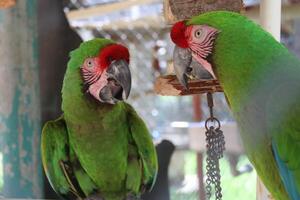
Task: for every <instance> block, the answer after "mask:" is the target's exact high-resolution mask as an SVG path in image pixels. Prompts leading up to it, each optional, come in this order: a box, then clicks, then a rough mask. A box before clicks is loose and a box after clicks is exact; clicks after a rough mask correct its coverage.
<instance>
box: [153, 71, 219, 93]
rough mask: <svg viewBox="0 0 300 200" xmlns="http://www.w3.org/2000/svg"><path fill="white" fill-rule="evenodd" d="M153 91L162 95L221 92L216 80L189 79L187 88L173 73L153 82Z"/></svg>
mask: <svg viewBox="0 0 300 200" xmlns="http://www.w3.org/2000/svg"><path fill="white" fill-rule="evenodd" d="M154 91H155V93H157V94H159V95H163V96H184V95H194V94H202V93H207V92H223V89H222V87H221V86H220V84H219V81H218V80H195V81H189V90H186V89H184V88H183V86H182V85H181V84H180V83H179V82H178V80H177V78H176V76H175V75H166V76H160V77H158V78H157V79H156V81H155V84H154Z"/></svg>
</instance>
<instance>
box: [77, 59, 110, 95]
mask: <svg viewBox="0 0 300 200" xmlns="http://www.w3.org/2000/svg"><path fill="white" fill-rule="evenodd" d="M81 70H82V75H83V80H84V82H85V83H86V84H88V85H89V87H88V92H89V93H90V94H91V95H92V96H93V97H94V98H95V99H97V100H98V101H101V99H100V98H99V93H100V91H101V90H102V88H103V87H104V86H105V85H107V82H108V81H107V78H108V77H107V75H106V69H105V70H103V69H101V68H100V62H99V58H97V57H95V58H87V59H85V61H84V63H83V66H82V67H81Z"/></svg>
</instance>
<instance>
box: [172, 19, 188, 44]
mask: <svg viewBox="0 0 300 200" xmlns="http://www.w3.org/2000/svg"><path fill="white" fill-rule="evenodd" d="M186 28H187V26H186V25H185V21H180V22H177V23H175V24H174V25H173V27H172V30H171V39H172V41H173V42H174V43H175V44H176V45H177V46H179V47H181V48H188V47H189V44H188V41H187V38H186V37H185V30H186Z"/></svg>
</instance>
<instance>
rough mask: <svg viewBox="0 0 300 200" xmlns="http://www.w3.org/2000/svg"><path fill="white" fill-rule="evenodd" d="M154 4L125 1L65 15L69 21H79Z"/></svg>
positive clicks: (140, 1) (146, 1) (152, 0)
mask: <svg viewBox="0 0 300 200" xmlns="http://www.w3.org/2000/svg"><path fill="white" fill-rule="evenodd" d="M154 2H158V0H126V1H120V2H117V3H111V4H105V5H97V6H93V7H90V8H85V9H79V10H74V11H70V12H67V13H66V15H67V18H68V19H69V20H80V19H86V18H91V17H97V16H101V15H106V14H109V13H112V12H116V11H119V10H124V9H126V8H130V7H132V6H136V5H144V4H150V3H154Z"/></svg>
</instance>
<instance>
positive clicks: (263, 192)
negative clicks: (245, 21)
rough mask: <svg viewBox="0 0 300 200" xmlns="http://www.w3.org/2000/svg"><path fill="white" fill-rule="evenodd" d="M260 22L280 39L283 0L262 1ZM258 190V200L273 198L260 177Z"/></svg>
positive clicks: (270, 199)
mask: <svg viewBox="0 0 300 200" xmlns="http://www.w3.org/2000/svg"><path fill="white" fill-rule="evenodd" d="M260 23H261V25H262V27H263V28H264V29H265V30H266V31H268V32H270V33H271V34H272V35H273V36H274V38H275V39H276V40H278V41H280V30H281V0H261V1H260ZM256 190H257V191H256V199H257V200H272V199H273V198H272V196H271V194H270V193H269V191H268V190H267V189H266V187H265V186H264V185H263V183H262V182H261V180H260V179H259V177H258V178H257V187H256Z"/></svg>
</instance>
